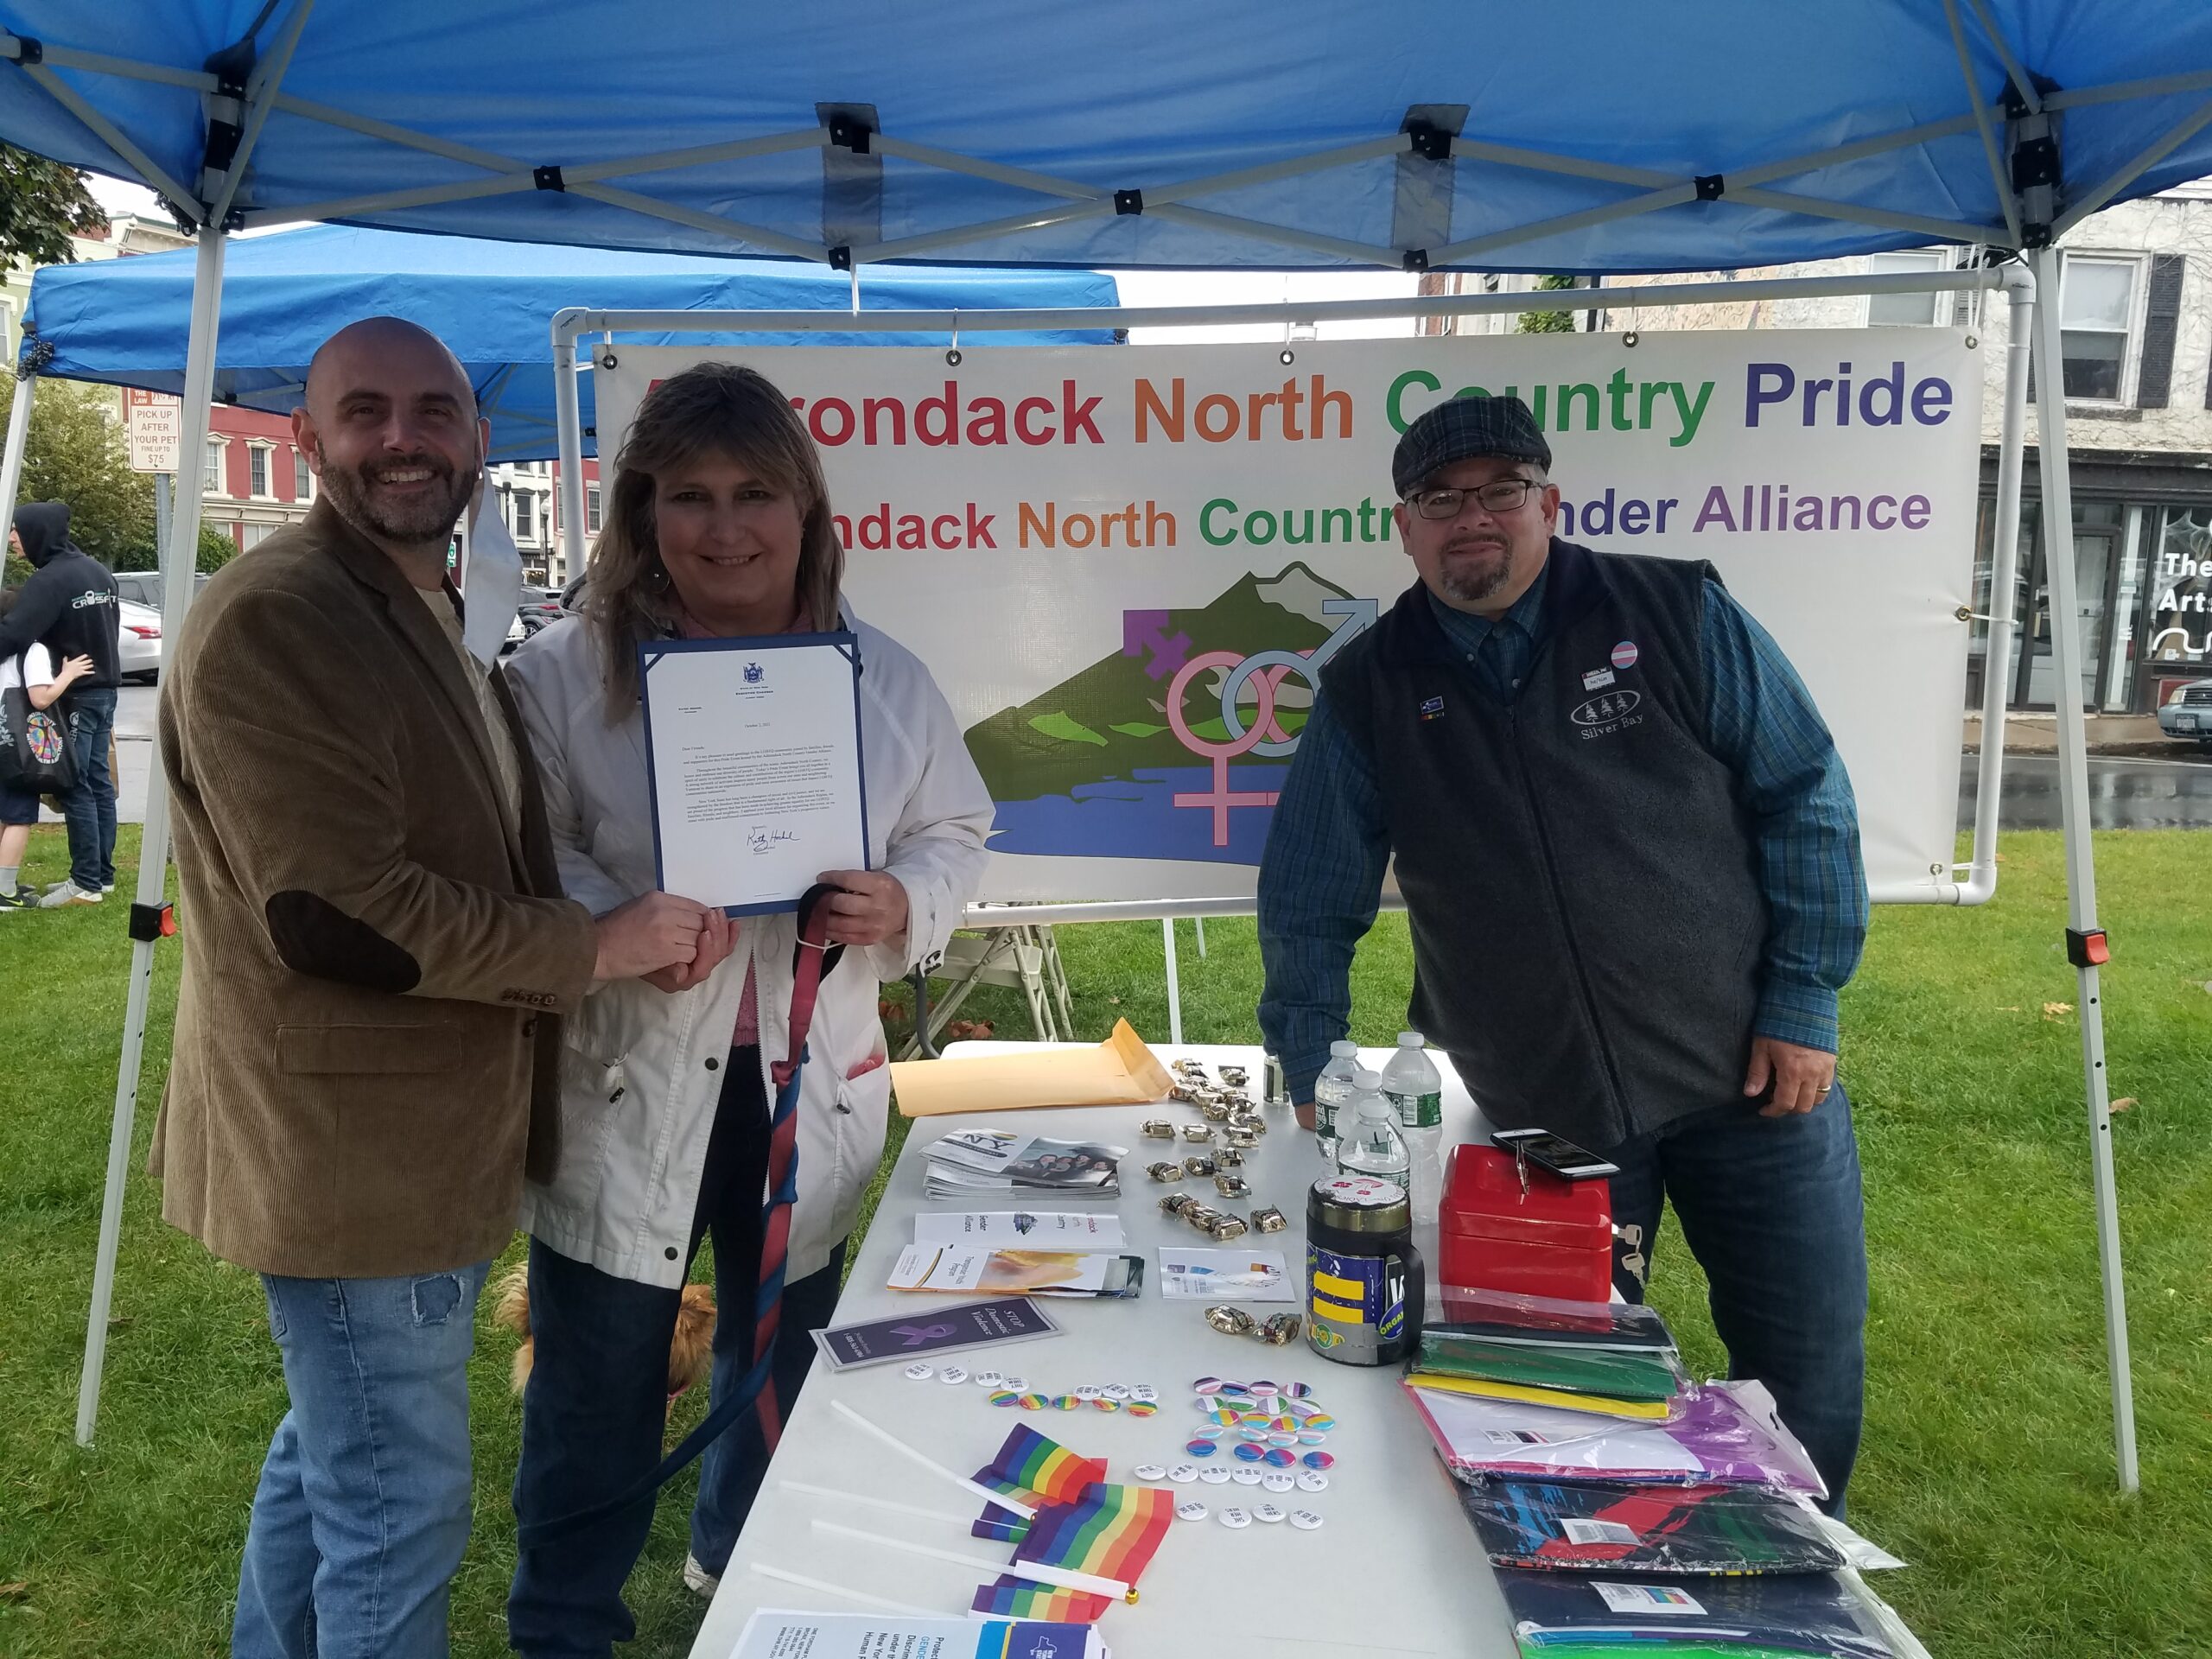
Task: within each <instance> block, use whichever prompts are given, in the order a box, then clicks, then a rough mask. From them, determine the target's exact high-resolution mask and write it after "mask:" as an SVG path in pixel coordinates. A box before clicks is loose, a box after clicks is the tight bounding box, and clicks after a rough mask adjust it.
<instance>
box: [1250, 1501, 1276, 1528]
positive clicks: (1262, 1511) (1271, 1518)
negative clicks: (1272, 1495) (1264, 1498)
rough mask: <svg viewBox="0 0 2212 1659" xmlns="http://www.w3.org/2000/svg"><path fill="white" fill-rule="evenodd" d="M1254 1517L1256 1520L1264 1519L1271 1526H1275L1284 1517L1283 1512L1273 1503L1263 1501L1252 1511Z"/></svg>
mask: <svg viewBox="0 0 2212 1659" xmlns="http://www.w3.org/2000/svg"><path fill="white" fill-rule="evenodd" d="M1252 1518H1253V1519H1254V1520H1255V1521H1264V1522H1267V1523H1268V1525H1269V1526H1273V1525H1274V1524H1275V1523H1276V1522H1279V1521H1281V1519H1282V1518H1283V1512H1282V1510H1280V1509H1278V1508H1277V1507H1276V1506H1275V1505H1274V1504H1273V1503H1262V1504H1261V1505H1260V1507H1259V1508H1258V1509H1256V1510H1253V1511H1252Z"/></svg>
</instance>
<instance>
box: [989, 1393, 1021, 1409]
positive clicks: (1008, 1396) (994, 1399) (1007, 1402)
mask: <svg viewBox="0 0 2212 1659" xmlns="http://www.w3.org/2000/svg"><path fill="white" fill-rule="evenodd" d="M991 1403H992V1404H993V1405H995V1406H1018V1405H1020V1403H1021V1396H1020V1395H1018V1394H1016V1393H1015V1392H1014V1390H1013V1389H992V1390H991Z"/></svg>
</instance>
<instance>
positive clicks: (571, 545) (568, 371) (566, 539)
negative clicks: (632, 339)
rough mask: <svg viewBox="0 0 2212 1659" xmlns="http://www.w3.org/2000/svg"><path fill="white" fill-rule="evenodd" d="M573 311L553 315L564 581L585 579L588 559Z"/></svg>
mask: <svg viewBox="0 0 2212 1659" xmlns="http://www.w3.org/2000/svg"><path fill="white" fill-rule="evenodd" d="M575 315H576V314H575V312H574V311H556V312H555V313H554V315H553V325H552V327H553V421H554V427H555V430H556V434H557V442H558V443H559V446H560V461H561V563H562V564H563V566H564V567H565V569H564V572H563V583H564V585H565V583H567V582H574V581H575V579H576V578H577V577H578V576H580V575H583V572H584V560H585V559H586V558H587V557H588V553H587V551H586V547H585V542H584V414H583V393H582V389H581V388H580V387H579V385H578V384H577V378H576V332H575V328H574V327H572V326H571V321H572V319H573V318H574V317H575Z"/></svg>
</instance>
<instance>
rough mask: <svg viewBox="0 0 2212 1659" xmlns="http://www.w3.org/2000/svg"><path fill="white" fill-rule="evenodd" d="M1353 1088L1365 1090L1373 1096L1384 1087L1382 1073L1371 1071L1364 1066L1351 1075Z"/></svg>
mask: <svg viewBox="0 0 2212 1659" xmlns="http://www.w3.org/2000/svg"><path fill="white" fill-rule="evenodd" d="M1351 1086H1352V1087H1353V1088H1355V1089H1362V1090H1367V1091H1368V1092H1369V1093H1370V1094H1371V1093H1373V1092H1375V1091H1376V1090H1379V1089H1381V1088H1382V1087H1383V1074H1382V1073H1381V1072H1380V1071H1369V1070H1368V1069H1367V1068H1366V1067H1365V1066H1361V1067H1360V1068H1359V1070H1358V1071H1355V1072H1353V1073H1352V1074H1351Z"/></svg>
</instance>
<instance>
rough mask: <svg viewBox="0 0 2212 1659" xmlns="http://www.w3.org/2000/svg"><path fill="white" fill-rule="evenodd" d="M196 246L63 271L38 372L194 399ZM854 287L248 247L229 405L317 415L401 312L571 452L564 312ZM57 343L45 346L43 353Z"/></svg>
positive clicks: (979, 288) (453, 252) (951, 273)
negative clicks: (561, 396) (331, 381)
mask: <svg viewBox="0 0 2212 1659" xmlns="http://www.w3.org/2000/svg"><path fill="white" fill-rule="evenodd" d="M193 261H194V256H193V253H192V251H191V250H190V249H184V250H181V251H177V252H175V253H157V254H143V255H139V256H136V257H130V258H125V259H104V260H99V261H98V262H94V263H89V264H79V265H51V266H48V267H47V268H46V269H44V270H41V271H39V272H38V274H37V275H36V276H35V277H34V278H33V279H32V282H31V301H30V309H29V314H28V320H27V321H26V323H25V338H24V346H25V352H26V356H27V358H28V357H29V356H30V355H31V354H33V353H35V355H36V357H37V359H38V364H39V372H41V373H42V374H47V375H51V376H57V377H60V378H67V379H73V380H97V381H104V382H105V383H107V384H109V385H124V386H143V387H145V388H146V389H148V390H149V391H167V392H172V393H174V392H179V391H182V389H183V385H184V360H185V344H186V338H187V334H188V330H189V325H190V320H191V309H192V280H193ZM851 296H852V284H851V281H850V279H849V277H846V276H844V275H843V274H842V273H839V272H836V271H832V270H828V269H827V268H825V267H823V266H820V265H804V264H797V263H795V262H793V261H790V260H761V259H732V258H713V257H702V256H697V255H683V254H664V253H663V254H652V253H631V252H607V251H601V250H599V249H594V248H561V249H550V248H545V247H542V246H538V245H533V244H529V243H514V242H481V241H475V240H473V239H469V238H461V237H446V236H410V235H407V234H405V233H404V232H396V231H373V230H359V229H354V228H351V227H347V226H319V227H316V228H314V229H308V230H300V231H292V232H285V233H283V234H282V235H271V236H257V237H244V238H238V239H237V240H235V241H234V242H233V244H232V247H231V251H230V257H229V259H228V261H227V263H226V271H225V274H224V279H223V321H222V328H221V331H220V333H219V335H218V336H217V341H216V357H217V366H216V373H215V395H216V397H218V398H219V399H220V400H222V401H224V402H226V403H235V404H244V405H245V406H247V407H249V408H253V409H265V410H275V411H277V412H279V413H282V412H283V411H285V410H289V409H291V408H292V407H293V406H294V405H295V404H297V403H298V402H299V401H300V388H301V384H302V381H303V379H304V378H305V377H306V369H307V364H308V359H309V358H310V357H312V356H313V355H314V353H315V347H316V346H318V345H320V344H321V342H322V341H323V340H325V339H327V337H328V336H329V335H330V334H333V333H334V332H335V331H336V330H337V329H339V328H340V327H343V326H344V325H345V324H346V323H348V322H350V321H353V320H354V319H355V318H357V317H365V316H374V315H381V314H383V313H386V312H392V313H397V314H398V315H404V316H406V317H408V318H409V319H410V320H411V321H416V322H419V323H421V324H422V325H423V327H426V328H429V330H430V331H431V332H432V333H434V334H437V335H438V336H439V337H440V338H441V339H442V340H445V341H446V343H447V344H448V345H449V346H452V347H453V349H454V355H456V356H457V357H459V358H460V359H461V363H462V364H463V365H464V366H465V367H466V368H467V371H468V375H469V378H470V380H471V382H472V383H473V384H474V385H475V387H476V392H477V397H478V398H479V400H480V402H481V404H483V407H484V410H485V413H486V416H489V417H490V419H491V422H492V459H493V460H494V461H524V460H537V459H541V458H543V457H547V456H550V455H552V454H555V452H556V444H555V442H554V433H555V428H554V402H553V349H552V344H551V340H550V335H549V333H548V328H549V325H550V322H551V320H552V317H553V315H554V313H555V312H556V311H560V310H563V309H565V308H569V307H572V306H581V307H587V308H592V309H620V310H684V311H689V310H707V309H741V310H782V311H802V310H820V311H827V312H836V311H842V310H844V309H846V308H848V307H849V305H850V303H851ZM1115 303H1116V291H1115V287H1114V279H1113V278H1112V277H1103V276H1099V275H1097V274H1096V273H1094V272H1090V271H1056V270H1039V271H1023V270H953V269H947V268H944V267H931V268H928V269H910V268H893V269H885V270H869V271H867V272H865V273H863V276H862V278H861V308H862V309H864V310H868V311H880V310H916V309H925V308H944V307H956V308H961V309H969V310H998V309H1004V308H1009V307H1021V308H1032V307H1071V308H1072V307H1099V306H1111V305H1114V304H1115ZM617 338H618V339H620V340H631V341H636V342H639V343H646V344H661V343H667V342H676V341H680V342H681V343H684V344H689V345H701V344H709V345H737V344H744V345H750V346H791V345H849V344H856V343H861V342H863V341H865V342H867V343H869V344H874V345H942V344H944V339H945V337H944V335H943V334H909V333H904V332H899V333H888V334H859V333H851V332H839V331H836V330H829V331H824V332H822V333H817V334H683V335H675V334H645V333H638V334H620V335H618V336H617ZM975 338H976V342H977V343H978V344H983V345H1000V344H1014V345H1079V344H1092V343H1098V342H1103V341H1109V340H1112V338H1113V334H1112V332H1111V331H1110V330H1107V329H1088V330H1083V331H1079V332H1078V331H1074V330H1067V331H1061V332H1058V333H1054V334H1029V333H1020V332H1008V333H1003V334H983V333H979V334H976V337H975ZM41 342H42V343H43V348H50V353H49V349H42V348H41ZM581 382H582V394H581V395H582V402H583V420H584V427H585V431H586V434H587V436H586V439H585V451H586V453H587V454H589V453H593V452H594V449H595V446H594V443H593V442H592V440H591V438H590V436H589V433H590V429H591V425H592V421H593V402H592V391H591V377H590V376H589V375H588V374H586V375H583V376H582V377H581Z"/></svg>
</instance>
